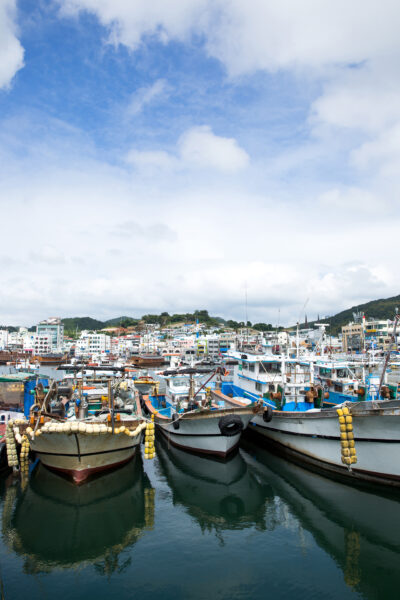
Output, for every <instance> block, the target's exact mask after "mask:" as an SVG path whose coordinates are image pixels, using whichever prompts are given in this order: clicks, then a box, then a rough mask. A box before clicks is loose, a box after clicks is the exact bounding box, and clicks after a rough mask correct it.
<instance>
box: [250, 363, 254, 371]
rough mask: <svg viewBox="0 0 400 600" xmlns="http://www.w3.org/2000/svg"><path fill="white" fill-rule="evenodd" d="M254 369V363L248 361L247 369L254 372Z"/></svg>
mask: <svg viewBox="0 0 400 600" xmlns="http://www.w3.org/2000/svg"><path fill="white" fill-rule="evenodd" d="M254 370H255V367H254V363H249V371H253V372H254Z"/></svg>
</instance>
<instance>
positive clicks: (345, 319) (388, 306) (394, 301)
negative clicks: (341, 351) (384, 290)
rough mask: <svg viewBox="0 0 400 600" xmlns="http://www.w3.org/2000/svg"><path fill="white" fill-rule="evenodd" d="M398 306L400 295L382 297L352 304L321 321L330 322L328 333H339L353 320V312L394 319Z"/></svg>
mask: <svg viewBox="0 0 400 600" xmlns="http://www.w3.org/2000/svg"><path fill="white" fill-rule="evenodd" d="M396 308H399V309H400V295H399V296H393V297H392V298H385V299H384V298H381V299H380V300H371V301H370V302H365V304H359V305H357V306H352V307H351V308H348V309H346V310H342V311H341V312H339V313H337V314H336V315H334V316H332V317H325V318H323V319H320V322H323V323H329V325H330V327H329V329H328V333H332V335H337V334H338V333H340V332H341V329H342V326H343V325H347V324H348V323H349V322H350V321H353V320H354V319H353V313H355V312H363V313H364V315H365V317H366V318H367V319H393V317H394V315H395V312H396ZM317 322H318V321H311V322H308V324H307V325H306V324H305V323H302V325H301V327H308V326H310V325H311V326H312V325H314V324H315V323H317Z"/></svg>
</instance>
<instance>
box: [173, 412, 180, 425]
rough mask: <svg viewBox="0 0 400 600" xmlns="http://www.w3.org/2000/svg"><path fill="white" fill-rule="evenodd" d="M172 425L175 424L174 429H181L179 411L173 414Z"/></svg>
mask: <svg viewBox="0 0 400 600" xmlns="http://www.w3.org/2000/svg"><path fill="white" fill-rule="evenodd" d="M172 425H173V426H174V429H179V427H180V423H179V417H178V415H177V413H174V414H173V415H172Z"/></svg>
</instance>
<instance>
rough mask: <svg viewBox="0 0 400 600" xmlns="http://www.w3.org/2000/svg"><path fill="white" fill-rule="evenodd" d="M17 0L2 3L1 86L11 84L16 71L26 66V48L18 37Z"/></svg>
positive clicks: (0, 40)
mask: <svg viewBox="0 0 400 600" xmlns="http://www.w3.org/2000/svg"><path fill="white" fill-rule="evenodd" d="M15 12H16V1H15V0H2V2H1V3H0V88H6V87H8V86H9V85H10V83H11V81H12V79H13V77H14V75H15V73H16V72H17V71H19V69H21V68H22V67H23V66H24V50H23V48H22V46H21V44H20V42H19V40H18V38H17V37H16V33H15V30H16V26H15Z"/></svg>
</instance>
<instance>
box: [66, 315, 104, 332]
mask: <svg viewBox="0 0 400 600" xmlns="http://www.w3.org/2000/svg"><path fill="white" fill-rule="evenodd" d="M62 323H63V325H64V330H65V331H66V332H67V331H68V332H75V331H82V330H83V329H89V330H90V331H92V330H96V329H101V328H102V327H104V323H103V321H99V320H98V319H92V317H72V318H70V319H62Z"/></svg>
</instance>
